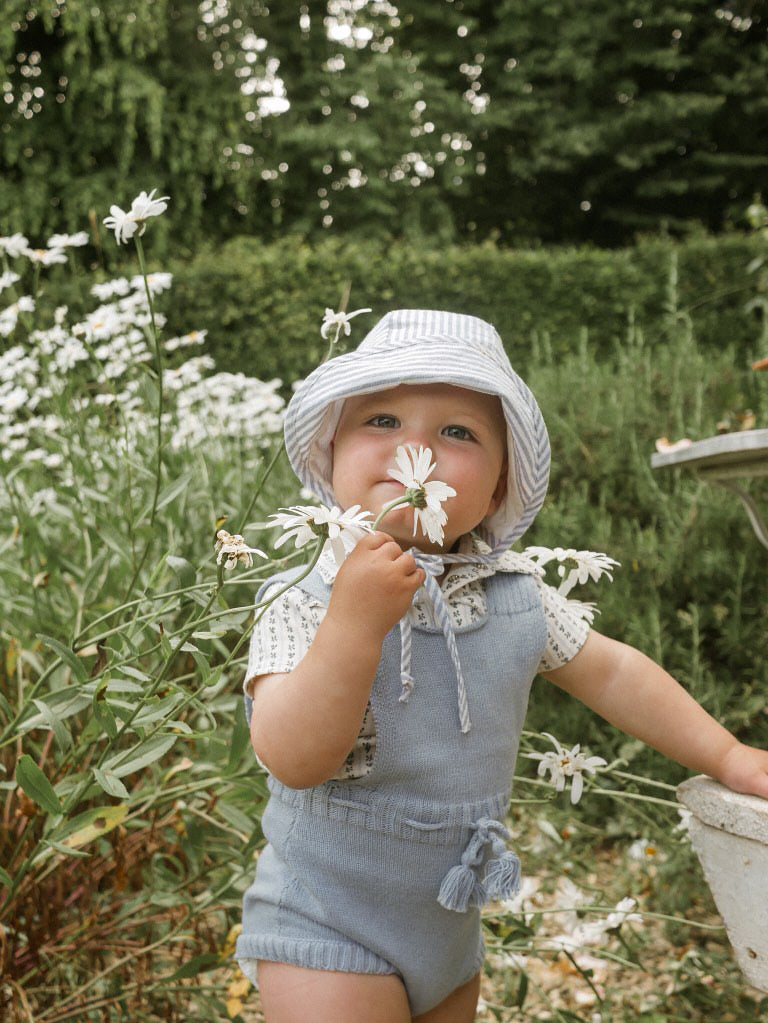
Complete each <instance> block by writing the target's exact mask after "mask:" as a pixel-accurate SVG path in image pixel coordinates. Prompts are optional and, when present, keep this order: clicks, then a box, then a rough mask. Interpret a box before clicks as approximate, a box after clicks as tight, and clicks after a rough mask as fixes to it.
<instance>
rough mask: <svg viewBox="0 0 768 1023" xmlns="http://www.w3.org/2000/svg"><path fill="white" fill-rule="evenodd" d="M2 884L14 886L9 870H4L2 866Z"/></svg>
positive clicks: (0, 882)
mask: <svg viewBox="0 0 768 1023" xmlns="http://www.w3.org/2000/svg"><path fill="white" fill-rule="evenodd" d="M0 884H3V885H5V887H6V888H11V887H12V886H13V878H12V877H11V875H10V874H9V873H8V871H7V870H4V869H3V868H2V867H0Z"/></svg>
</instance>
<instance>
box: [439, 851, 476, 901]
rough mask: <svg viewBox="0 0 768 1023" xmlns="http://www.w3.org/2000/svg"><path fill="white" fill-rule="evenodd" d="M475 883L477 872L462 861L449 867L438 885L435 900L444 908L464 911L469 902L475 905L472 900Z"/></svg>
mask: <svg viewBox="0 0 768 1023" xmlns="http://www.w3.org/2000/svg"><path fill="white" fill-rule="evenodd" d="M477 884H478V879H477V874H475V872H474V870H473V869H472V868H471V867H467V866H465V865H464V864H463V863H461V864H459V865H458V866H456V867H451V869H450V870H449V871H448V873H447V874H446V875H445V877H444V878H443V883H442V884H441V885H440V894H439V895H438V896H437V901H438V902H439V903H440V905H441V906H443V908H444V909H452V910H454V912H456V913H465V912H466V910H467V907H468V906H469V905H470V902H471V903H472V905H477V903H475V902H474V900H473V895H474V893H475V886H476V885H477Z"/></svg>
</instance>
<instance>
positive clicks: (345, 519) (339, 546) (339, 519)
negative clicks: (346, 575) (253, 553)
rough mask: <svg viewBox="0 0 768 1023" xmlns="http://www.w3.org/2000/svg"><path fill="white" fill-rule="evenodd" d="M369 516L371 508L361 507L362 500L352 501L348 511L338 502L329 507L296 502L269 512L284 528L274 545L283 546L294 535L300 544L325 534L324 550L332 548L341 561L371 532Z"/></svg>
mask: <svg viewBox="0 0 768 1023" xmlns="http://www.w3.org/2000/svg"><path fill="white" fill-rule="evenodd" d="M370 517H371V513H370V512H367V511H360V505H359V504H353V505H352V507H351V508H347V510H346V511H341V509H340V508H336V507H335V506H334V507H333V508H328V507H327V506H326V505H324V504H320V505H298V504H297V505H292V506H291V507H290V508H283V509H281V511H280V512H278V513H276V514H274V515H270V518H271V519H272V520H273V521H274V524H275V525H276V526H281V527H282V529H283V530H284V533H283V535H282V536H281V537H279V538H278V539H277V541H276V542H275V547H282V545H283V544H284V543H286V542H287V541H288V540H291V539H292V540H293V541H294V546H295V547H296V548H300V547H305V546H306V545H307V544H308V543H311V542H312V541H313V540H316V539H317V538H318V537H325V543H324V544H323V550H325V549H326V548H330V550H331V553H332V554H333V556H334V558H335V559H336V563H337V564H338V565H340V564H341V563H342V562H343V561H344V558H345V557H346V556H347V553H348V550H349V549H351V548H352V547H354V546H355V544H356V543H357V542H358V540H360V539H362V537H363V536H364V535H365V534H366V533H368V532H370V530H371V526H370V523H369V522H367V521H366V520H367V519H369V518H370ZM345 541H346V542H345Z"/></svg>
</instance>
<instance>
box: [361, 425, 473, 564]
mask: <svg viewBox="0 0 768 1023" xmlns="http://www.w3.org/2000/svg"><path fill="white" fill-rule="evenodd" d="M395 462H396V463H397V465H396V466H395V467H390V468H389V469H388V470H387V471H388V472H389V475H390V476H391V477H392V479H393V480H397V482H398V483H402V484H403V486H404V487H405V494H404V495H403V497H402V498H398V499H397V500H396V501H393V502H391V503H390V504H389V505H387V506H386V507H385V508H383V509H382V512H381V514H380V515H379V518H378V520H377V522H378V521H380V520H381V519H382V518H383V517H384V515H385V514H386V512H387V511H390V510H391V509H392V508H394V507H397V506H398V505H401V504H410V505H411V506H412V508H413V535H414V536H415V535H416V528H417V526H420V527H421V530H422V532H423V533H424V534H425V535H426V536H427V537H429V540H430V542H431V543H436V544H441V543H442V542H443V527H444V526H445V523H446V522H447V521H448V516H447V515H446V513H445V511H444V510H443V508H442V503H443V501H446V500H447V499H448V498H449V497H455V496H456V491H455V490H454V489H453V487H449V486H448V484H447V483H441V482H440V481H439V480H431V481H430V482H429V483H427V479H428V478H429V476H430V475H431V474H432V472H433V471H434V469H435V465H436V464H437V463H435V462H433V461H432V450H431V449H430V448H425V447H419V450H418V451H416V450H415V448H413V447H411V445H410V444H408V445H407V446H403V445H402V444H401V445H400V446H399V447H398V449H397V451H396V452H395Z"/></svg>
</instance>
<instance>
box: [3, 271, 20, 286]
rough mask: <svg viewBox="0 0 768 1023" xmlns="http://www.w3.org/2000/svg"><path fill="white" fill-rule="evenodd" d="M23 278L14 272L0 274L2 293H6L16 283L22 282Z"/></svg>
mask: <svg viewBox="0 0 768 1023" xmlns="http://www.w3.org/2000/svg"><path fill="white" fill-rule="evenodd" d="M20 280H21V277H19V275H18V274H15V273H14V272H13V270H7V271H6V272H5V273H4V274H0V291H5V289H6V288H10V286H11V285H12V284H15V283H16V281H20Z"/></svg>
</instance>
